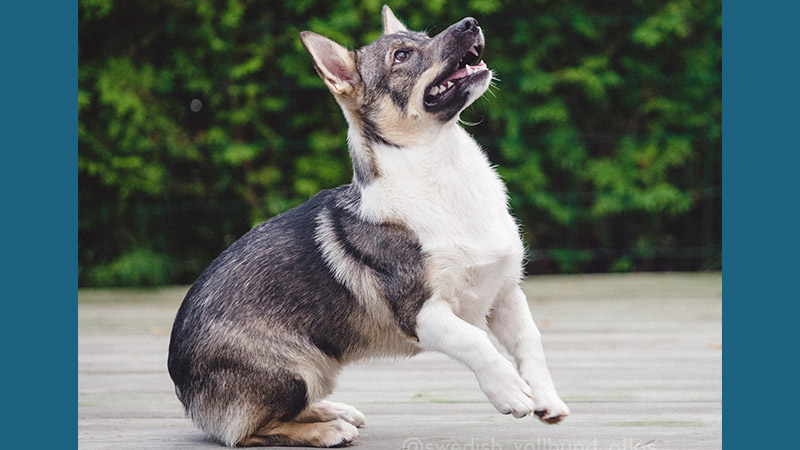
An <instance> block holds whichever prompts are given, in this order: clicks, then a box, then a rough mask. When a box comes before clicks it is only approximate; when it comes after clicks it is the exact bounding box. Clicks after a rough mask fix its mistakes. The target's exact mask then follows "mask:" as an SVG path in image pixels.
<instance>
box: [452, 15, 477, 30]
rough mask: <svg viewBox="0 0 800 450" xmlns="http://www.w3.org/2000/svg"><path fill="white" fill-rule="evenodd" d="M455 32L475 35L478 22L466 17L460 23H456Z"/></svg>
mask: <svg viewBox="0 0 800 450" xmlns="http://www.w3.org/2000/svg"><path fill="white" fill-rule="evenodd" d="M455 31H456V32H457V33H466V32H470V33H477V32H478V21H477V20H475V19H473V18H472V17H467V18H466V19H463V20H462V21H461V22H458V24H457V25H456V29H455Z"/></svg>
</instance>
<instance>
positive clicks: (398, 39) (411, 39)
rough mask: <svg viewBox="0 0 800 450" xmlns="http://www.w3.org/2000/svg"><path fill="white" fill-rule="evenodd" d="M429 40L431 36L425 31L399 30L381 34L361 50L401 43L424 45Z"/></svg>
mask: <svg viewBox="0 0 800 450" xmlns="http://www.w3.org/2000/svg"><path fill="white" fill-rule="evenodd" d="M429 41H431V38H430V37H429V36H428V35H427V34H425V33H422V32H418V31H401V32H399V33H394V34H384V35H381V37H379V38H378V39H376V40H374V41H372V43H370V44H368V45H366V46H364V47H363V48H362V49H361V50H362V51H374V50H382V49H386V50H389V49H392V48H395V47H399V46H403V45H424V44H426V43H427V42H429Z"/></svg>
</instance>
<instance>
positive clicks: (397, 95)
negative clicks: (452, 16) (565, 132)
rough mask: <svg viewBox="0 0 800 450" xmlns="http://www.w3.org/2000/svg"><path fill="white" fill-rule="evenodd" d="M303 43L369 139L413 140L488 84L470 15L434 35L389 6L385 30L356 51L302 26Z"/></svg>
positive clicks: (385, 12) (445, 119)
mask: <svg viewBox="0 0 800 450" xmlns="http://www.w3.org/2000/svg"><path fill="white" fill-rule="evenodd" d="M300 37H301V40H302V42H303V45H304V46H305V48H306V49H307V50H308V52H309V53H310V54H311V56H312V58H313V60H314V65H315V67H316V70H317V72H318V73H319V75H320V77H322V79H323V80H324V82H325V85H326V86H328V89H330V91H331V92H332V93H333V95H334V97H335V98H336V100H337V102H339V104H340V105H341V107H342V110H343V111H344V113H345V116H346V117H347V120H348V122H349V123H350V125H351V127H353V126H355V127H358V128H359V129H361V130H362V135H363V137H364V139H366V140H367V141H373V142H378V143H382V144H389V145H395V146H406V145H414V144H416V143H418V142H421V141H422V140H423V139H426V138H429V136H430V134H429V133H430V132H431V131H433V130H434V129H435V128H437V127H441V126H442V125H443V124H447V123H450V122H451V121H453V120H455V119H456V118H457V117H458V114H459V113H460V112H461V111H463V110H464V108H466V107H467V106H469V105H470V104H471V103H472V102H473V101H475V99H477V98H478V97H480V96H481V95H482V94H483V93H484V92H485V91H486V89H487V88H488V87H489V84H490V83H491V79H492V73H491V71H490V70H489V69H487V67H486V65H485V64H484V63H483V62H482V61H481V54H482V53H483V47H484V37H483V32H482V31H481V29H480V27H479V26H478V22H477V21H476V20H475V19H473V18H471V17H468V18H466V19H463V20H461V21H459V22H457V23H455V24H453V25H451V26H450V27H449V28H447V29H446V30H444V31H442V32H441V33H439V34H438V35H436V36H435V37H433V38H431V37H429V36H428V35H427V34H425V33H419V32H413V31H409V30H407V29H406V27H405V26H404V25H403V24H402V23H401V22H400V21H399V20H398V19H397V18H396V17H395V16H394V14H393V13H392V11H391V10H390V9H389V7H387V6H384V7H383V34H382V35H381V37H380V38H378V39H377V40H375V41H374V42H372V43H371V44H369V45H367V46H365V47H363V48H360V49H358V50H355V51H350V50H348V49H346V48H344V47H342V46H340V45H339V44H337V43H335V42H333V41H332V40H330V39H328V38H326V37H324V36H320V35H318V34H315V33H312V32H308V31H304V32H302V33H301V34H300Z"/></svg>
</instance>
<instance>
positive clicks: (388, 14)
mask: <svg viewBox="0 0 800 450" xmlns="http://www.w3.org/2000/svg"><path fill="white" fill-rule="evenodd" d="M400 31H408V28H406V26H405V25H403V24H402V23H400V21H399V20H397V17H395V16H394V13H393V12H392V10H391V9H389V6H387V5H383V34H395V33H398V32H400Z"/></svg>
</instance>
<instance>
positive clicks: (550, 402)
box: [533, 392, 569, 424]
mask: <svg viewBox="0 0 800 450" xmlns="http://www.w3.org/2000/svg"><path fill="white" fill-rule="evenodd" d="M533 398H534V402H535V403H536V408H535V409H534V411H533V412H534V414H536V415H537V416H538V417H539V420H541V421H542V422H544V423H550V424H553V423H558V422H561V421H562V420H564V418H566V417H567V416H568V415H569V407H568V406H567V404H566V403H564V401H563V400H561V398H559V397H558V394H556V393H555V392H551V393H548V394H546V395H537V394H536V392H534V395H533Z"/></svg>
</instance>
